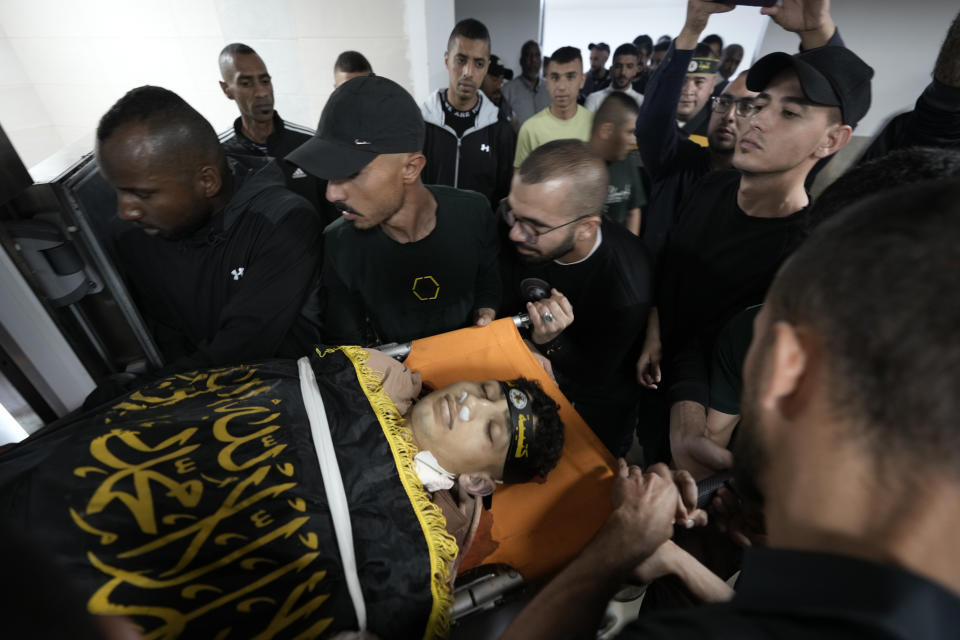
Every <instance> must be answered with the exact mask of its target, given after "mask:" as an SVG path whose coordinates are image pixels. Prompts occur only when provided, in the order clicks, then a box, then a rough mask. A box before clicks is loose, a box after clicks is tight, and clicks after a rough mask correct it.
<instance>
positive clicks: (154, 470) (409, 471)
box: [0, 347, 456, 640]
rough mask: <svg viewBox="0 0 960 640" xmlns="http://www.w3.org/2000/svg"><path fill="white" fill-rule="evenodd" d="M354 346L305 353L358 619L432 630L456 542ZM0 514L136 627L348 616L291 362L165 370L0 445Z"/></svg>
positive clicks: (313, 631)
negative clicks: (338, 490)
mask: <svg viewBox="0 0 960 640" xmlns="http://www.w3.org/2000/svg"><path fill="white" fill-rule="evenodd" d="M365 356H366V353H365V352H364V351H363V350H362V349H358V348H350V347H343V348H338V349H328V350H321V349H318V351H317V352H316V353H315V354H313V355H312V356H311V365H312V367H313V369H314V373H315V375H316V378H317V384H318V386H319V388H320V393H321V397H322V398H323V401H324V405H325V408H326V413H327V417H328V420H329V422H330V431H331V435H332V438H333V442H334V445H335V449H336V452H337V459H338V463H339V465H340V470H341V474H342V477H343V483H344V486H345V489H346V493H347V497H348V502H349V508H350V515H351V520H352V529H353V533H354V547H355V549H356V556H357V567H358V574H359V577H360V583H361V588H362V591H363V597H364V600H365V602H366V610H367V620H368V627H367V628H368V629H369V630H370V631H372V632H373V633H375V634H377V635H379V636H380V637H383V638H393V637H397V638H420V637H432V636H436V635H442V634H444V633H445V630H446V625H447V621H448V618H447V616H448V609H449V604H450V594H449V591H448V589H447V586H446V578H447V577H448V575H447V573H446V571H447V566H448V565H449V562H450V560H452V557H453V556H454V555H455V554H456V546H455V544H454V543H453V541H452V538H450V537H449V536H448V535H447V534H446V532H445V531H444V530H443V527H444V522H443V517H442V515H441V514H440V512H439V509H437V508H436V507H435V506H434V505H433V504H432V503H431V502H430V501H429V497H428V495H427V494H426V493H425V492H424V491H423V488H422V486H421V485H420V483H419V480H417V478H416V474H415V473H414V472H413V466H412V458H413V455H414V454H415V453H416V450H415V448H414V447H413V445H412V443H411V442H410V440H409V432H408V430H407V429H406V428H405V427H404V426H403V423H402V420H401V419H400V417H399V416H398V415H397V414H396V410H395V408H394V407H393V405H392V403H391V402H390V400H389V398H388V397H387V396H386V394H385V393H384V392H383V390H382V388H381V387H380V384H379V378H378V377H377V376H376V375H374V373H373V372H371V371H370V370H369V369H368V368H367V367H366V365H365V364H364V360H365ZM0 509H3V512H4V516H3V517H4V518H5V519H6V521H7V522H9V523H11V524H13V525H20V526H21V527H23V528H24V529H25V530H27V531H28V532H29V533H30V535H31V538H32V539H33V540H34V541H35V542H36V544H38V545H39V546H41V547H42V548H44V549H45V550H47V551H48V552H49V553H50V554H51V556H52V557H54V558H55V559H56V560H58V562H59V564H60V565H61V566H63V567H64V568H65V570H66V573H67V575H69V576H70V577H71V578H73V579H74V580H75V581H76V583H77V586H78V587H79V588H80V589H81V590H82V592H83V593H85V594H86V595H87V597H88V601H87V606H88V609H89V610H90V611H91V612H93V613H98V614H117V615H126V616H130V617H131V618H132V619H133V620H134V621H135V623H136V624H137V625H139V626H140V627H141V629H142V630H143V634H144V637H145V638H148V639H151V638H157V639H168V638H204V639H221V640H225V639H230V638H320V637H324V636H326V635H329V634H332V633H334V632H336V631H339V630H345V629H356V627H357V619H356V616H355V614H354V608H353V604H352V602H351V600H350V597H349V595H348V592H347V589H346V586H345V581H344V575H343V567H342V563H341V560H340V556H339V552H338V550H337V541H336V537H335V534H334V528H333V523H332V519H331V516H330V511H329V509H328V506H327V499H326V495H325V493H324V484H323V478H322V476H321V473H320V469H319V465H318V462H317V456H316V453H315V448H314V444H313V438H312V435H311V430H310V425H309V422H308V419H307V415H306V411H305V409H304V404H303V400H302V398H301V391H300V380H299V376H298V372H297V364H296V362H295V361H269V362H264V363H261V364H256V365H250V366H238V367H230V368H220V369H211V370H205V371H199V372H191V373H186V374H180V375H175V376H172V377H169V378H166V379H164V380H160V381H157V382H156V383H153V384H151V385H148V386H146V387H144V388H142V389H140V390H138V391H136V392H134V393H132V394H129V395H128V396H125V397H123V398H121V399H120V400H119V401H117V402H115V403H113V404H112V406H110V407H109V408H107V409H101V410H97V411H95V412H92V413H89V414H86V415H84V416H81V417H80V418H74V419H71V420H66V421H61V422H58V423H54V424H53V425H50V426H49V427H46V428H44V429H42V430H40V431H38V432H37V433H36V434H34V435H33V436H31V437H30V438H28V439H27V440H25V441H24V442H23V443H21V444H20V445H18V446H16V447H13V448H12V449H10V450H7V451H4V452H3V453H2V454H0Z"/></svg>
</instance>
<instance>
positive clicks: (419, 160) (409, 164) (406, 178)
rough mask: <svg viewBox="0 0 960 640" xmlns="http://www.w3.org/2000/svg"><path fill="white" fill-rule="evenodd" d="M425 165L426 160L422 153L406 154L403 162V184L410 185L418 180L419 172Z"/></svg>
mask: <svg viewBox="0 0 960 640" xmlns="http://www.w3.org/2000/svg"><path fill="white" fill-rule="evenodd" d="M426 165H427V158H426V156H424V155H423V154H422V153H419V152H415V153H409V154H407V157H406V158H404V160H403V183H404V184H411V183H413V182H416V181H417V180H418V179H419V178H420V172H421V171H423V168H424V167H425V166H426Z"/></svg>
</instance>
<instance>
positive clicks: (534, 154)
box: [516, 138, 610, 219]
mask: <svg viewBox="0 0 960 640" xmlns="http://www.w3.org/2000/svg"><path fill="white" fill-rule="evenodd" d="M516 175H518V176H519V178H520V182H522V183H524V184H542V183H544V182H546V181H547V180H550V179H553V178H565V179H567V180H568V181H569V186H568V187H567V193H566V198H565V200H564V209H565V212H564V213H565V215H566V216H567V217H568V218H570V219H572V218H574V217H576V216H577V215H600V214H601V213H602V212H603V207H604V204H605V202H606V199H607V185H608V184H609V183H610V173H609V171H608V170H607V164H606V163H605V162H604V161H603V159H602V158H600V156H598V155H597V154H596V153H594V151H593V150H592V149H591V148H590V146H589V145H588V144H587V143H586V142H581V141H580V140H573V139H569V138H568V139H562V140H552V141H550V142H547V143H546V144H542V145H540V146H539V147H537V148H536V149H534V150H533V151H531V152H530V154H529V155H528V156H527V157H526V158H525V159H524V161H523V164H521V165H520V166H519V167H518V168H517V171H516Z"/></svg>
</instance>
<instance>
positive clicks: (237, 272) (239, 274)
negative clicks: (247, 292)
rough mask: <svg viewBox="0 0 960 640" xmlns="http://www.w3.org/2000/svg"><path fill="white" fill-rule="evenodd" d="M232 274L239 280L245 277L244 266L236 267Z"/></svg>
mask: <svg viewBox="0 0 960 640" xmlns="http://www.w3.org/2000/svg"><path fill="white" fill-rule="evenodd" d="M230 275H232V276H233V279H234V280H239V279H240V278H242V277H243V267H237V268H236V269H234V270H233V271H231V272H230Z"/></svg>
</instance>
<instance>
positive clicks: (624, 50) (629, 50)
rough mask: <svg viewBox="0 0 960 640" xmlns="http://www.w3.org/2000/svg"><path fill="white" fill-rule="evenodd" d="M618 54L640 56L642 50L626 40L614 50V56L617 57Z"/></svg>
mask: <svg viewBox="0 0 960 640" xmlns="http://www.w3.org/2000/svg"><path fill="white" fill-rule="evenodd" d="M617 56H636V57H637V58H639V57H640V52H639V51H637V48H636V47H635V46H633V44H631V43H629V42H625V43H623V44H622V45H620V46H619V47H617V50H616V51H614V52H613V57H614V58H616V57H617Z"/></svg>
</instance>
